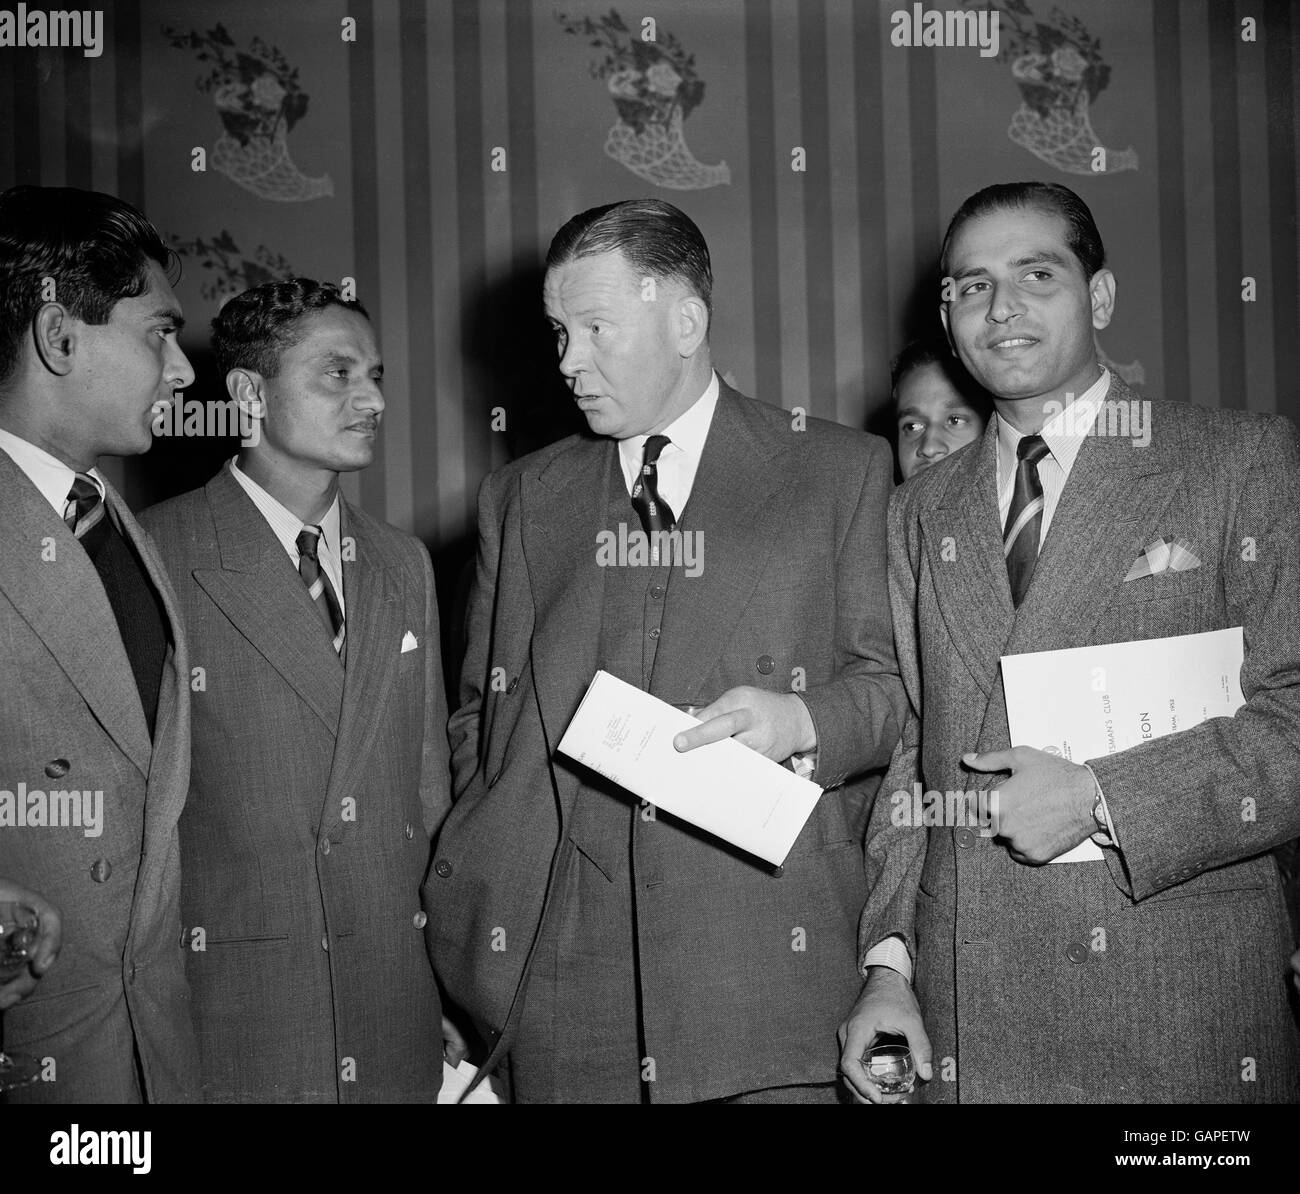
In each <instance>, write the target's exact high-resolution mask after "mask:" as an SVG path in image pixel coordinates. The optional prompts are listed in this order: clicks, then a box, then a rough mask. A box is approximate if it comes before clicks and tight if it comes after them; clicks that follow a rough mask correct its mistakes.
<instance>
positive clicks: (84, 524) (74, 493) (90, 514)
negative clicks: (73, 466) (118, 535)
mask: <svg viewBox="0 0 1300 1194" xmlns="http://www.w3.org/2000/svg"><path fill="white" fill-rule="evenodd" d="M103 518H104V499H103V498H102V497H101V496H100V492H99V486H98V485H96V484H95V482H94V479H93V478H92V477H91V476H90V474H89V473H77V475H76V476H75V477H73V479H72V487H71V488H70V489H69V490H68V497H67V501H66V503H65V504H64V508H63V521H64V522H65V523H67V526H68V530H70V531H71V532H72V533H73V534H74V535H76V537H77V538H78V539H80V540H82V541H83V546H85V545H86V535H87V533H88V532H90V531H92V530H94V528H95V527H97V526H98V525H99V524H100V522H102V521H103ZM98 538H99V537H98V536H96V537H94V538H93V539H92V540H91V541H90V542H91V543H94V542H97V540H98ZM86 549H87V551H89V550H90V547H89V546H87V547H86Z"/></svg>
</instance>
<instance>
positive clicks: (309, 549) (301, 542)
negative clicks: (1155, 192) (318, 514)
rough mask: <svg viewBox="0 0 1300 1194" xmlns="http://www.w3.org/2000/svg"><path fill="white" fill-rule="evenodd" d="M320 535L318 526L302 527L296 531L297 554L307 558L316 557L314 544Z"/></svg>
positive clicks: (312, 558)
mask: <svg viewBox="0 0 1300 1194" xmlns="http://www.w3.org/2000/svg"><path fill="white" fill-rule="evenodd" d="M320 537H321V529H320V527H303V528H302V530H301V531H299V532H298V541H297V542H298V554H299V555H300V556H306V557H307V558H308V559H309V560H314V559H316V558H317V555H316V545H317V544H318V543H319V542H320Z"/></svg>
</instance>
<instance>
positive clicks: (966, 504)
mask: <svg viewBox="0 0 1300 1194" xmlns="http://www.w3.org/2000/svg"><path fill="white" fill-rule="evenodd" d="M944 273H945V274H946V275H948V277H947V278H946V280H945V286H946V287H947V292H946V294H945V301H944V302H943V305H942V306H941V308H940V310H941V314H942V317H943V321H944V325H945V327H946V328H947V330H948V334H949V336H950V338H951V339H952V343H953V345H954V348H955V349H956V351H957V353H958V355H959V356H960V357H961V360H962V362H963V363H964V364H965V365H966V367H967V369H969V370H970V372H971V374H972V375H973V376H974V377H975V378H976V379H977V380H978V381H980V382H981V383H982V384H983V385H984V386H985V388H986V389H988V390H989V392H990V393H991V394H993V396H994V400H995V404H996V407H997V414H996V417H995V418H994V419H992V420H991V421H990V424H989V426H988V428H987V429H986V431H985V433H984V435H983V437H982V439H980V440H979V441H978V442H976V443H974V444H971V445H969V446H967V447H966V448H964V449H963V450H961V451H959V452H957V453H955V454H953V455H951V456H949V457H948V458H947V459H945V460H942V461H940V462H939V463H938V464H935V465H934V466H933V467H931V468H929V469H927V470H925V472H924V473H922V474H921V475H920V476H918V477H916V478H914V479H913V480H912V481H910V482H909V483H908V484H907V485H905V486H904V487H903V488H901V489H900V490H899V491H898V492H897V494H896V495H895V497H894V499H893V501H892V503H891V506H890V515H889V536H890V538H889V564H890V584H891V594H892V598H893V604H894V625H895V627H896V628H897V643H898V652H899V662H900V664H901V666H902V671H903V678H904V680H905V681H906V684H907V690H908V695H909V697H910V700H911V712H910V713H909V716H908V720H907V724H906V726H905V728H904V731H903V740H902V742H901V743H900V744H899V748H898V751H897V753H896V754H895V756H894V760H893V763H892V765H891V768H890V772H889V775H888V776H887V777H886V779H885V784H884V787H883V789H882V791H883V792H889V793H893V792H895V791H901V792H902V793H904V794H906V793H909V792H911V791H912V785H913V784H914V783H920V784H922V785H924V788H925V789H929V790H934V791H938V792H948V791H952V790H956V791H962V790H965V789H971V790H976V789H990V788H995V789H996V790H997V793H998V798H999V799H998V802H997V806H996V818H995V820H994V821H993V824H992V826H991V828H992V829H993V830H994V831H995V833H994V834H992V835H988V836H984V835H981V834H980V833H978V832H976V831H975V830H974V829H973V828H972V827H971V826H970V824H956V825H953V824H948V825H936V826H932V827H926V828H922V827H917V826H915V825H912V824H909V823H908V821H909V818H906V817H898V816H896V812H897V808H898V805H897V804H896V802H894V801H892V800H889V799H884V798H882V799H880V800H878V801H877V803H876V807H875V809H874V810H873V813H872V822H871V826H870V829H869V835H868V844H867V859H868V866H867V873H868V879H869V881H870V883H871V887H872V890H871V896H870V899H869V900H868V902H867V904H866V907H865V910H864V912H863V917H862V930H861V945H862V948H863V951H864V956H863V970H864V973H866V974H867V975H868V977H867V982H866V985H865V987H864V989H863V992H862V995H861V998H860V999H859V1001H858V1003H857V1006H856V1007H855V1008H854V1010H853V1012H852V1014H851V1015H850V1018H849V1020H848V1022H847V1024H846V1026H845V1029H844V1036H845V1044H844V1052H843V1067H844V1072H845V1075H846V1077H847V1079H848V1081H849V1082H850V1083H851V1084H852V1085H853V1087H854V1088H855V1089H856V1090H857V1092H858V1093H859V1095H860V1096H862V1097H864V1098H867V1099H871V1100H872V1101H875V1102H879V1101H881V1097H882V1096H881V1092H880V1091H879V1089H878V1088H877V1087H876V1086H875V1085H874V1083H872V1082H871V1080H870V1079H869V1078H868V1077H867V1075H866V1073H865V1072H864V1070H863V1067H862V1064H861V1061H860V1058H861V1056H862V1053H863V1050H864V1049H865V1048H866V1047H867V1046H868V1045H869V1044H870V1042H871V1040H872V1039H873V1038H874V1037H875V1035H876V1034H877V1032H880V1031H889V1032H901V1033H903V1034H905V1035H906V1036H907V1037H908V1039H909V1040H910V1042H911V1048H912V1051H913V1054H914V1055H915V1057H916V1059H917V1061H918V1066H917V1068H918V1072H919V1074H920V1076H921V1078H922V1079H923V1080H925V1079H929V1081H928V1083H927V1084H926V1085H925V1087H924V1090H925V1098H926V1099H929V1100H934V1101H962V1102H1145V1101H1151V1102H1173V1103H1179V1102H1205V1101H1211V1102H1228V1101H1233V1102H1258V1101H1264V1102H1270V1101H1271V1102H1280V1101H1293V1100H1294V1099H1295V1098H1296V1097H1297V1095H1298V1094H1300V1086H1298V1085H1297V1076H1298V1075H1300V1068H1298V1066H1297V1040H1296V1028H1295V1024H1294V1022H1293V1021H1292V1018H1291V1014H1290V1011H1289V1009H1288V1006H1287V957H1288V954H1289V953H1290V949H1291V943H1290V935H1289V926H1288V923H1287V915H1286V909H1285V906H1284V904H1283V900H1282V892H1281V888H1280V884H1279V881H1278V873H1277V867H1276V865H1275V864H1274V861H1273V858H1272V856H1271V855H1270V854H1269V850H1270V849H1271V848H1272V847H1274V846H1276V845H1277V844H1278V843H1279V842H1282V841H1285V840H1287V839H1288V838H1291V837H1294V836H1295V835H1296V832H1297V830H1298V829H1300V801H1297V798H1296V792H1297V791H1300V682H1298V681H1297V677H1298V676H1300V599H1298V598H1297V594H1298V593H1300V453H1298V452H1297V439H1296V431H1295V427H1294V426H1293V425H1292V424H1291V422H1290V421H1289V420H1287V419H1283V418H1277V417H1272V416H1265V415H1259V414H1249V413H1246V412H1243V411H1238V410H1229V409H1224V410H1205V409H1201V408H1198V407H1193V406H1189V405H1186V404H1184V403H1180V402H1162V401H1156V400H1148V399H1143V398H1139V397H1138V396H1137V395H1135V394H1133V393H1132V392H1131V391H1130V390H1129V389H1128V388H1127V387H1126V386H1125V385H1124V384H1123V383H1122V382H1121V381H1119V380H1118V379H1117V378H1114V377H1112V376H1111V375H1110V374H1109V372H1108V371H1107V370H1106V369H1104V368H1103V367H1102V366H1101V364H1100V363H1099V361H1098V359H1097V349H1096V344H1095V338H1094V337H1095V332H1096V330H1097V329H1100V328H1104V327H1105V326H1106V325H1107V324H1108V323H1109V321H1110V318H1111V314H1112V310H1113V307H1114V301H1115V279H1114V276H1113V275H1112V274H1111V272H1110V270H1108V269H1106V268H1105V255H1104V251H1103V248H1102V243H1101V237H1100V234H1099V233H1098V231H1097V227H1096V225H1095V223H1094V222H1093V219H1092V215H1091V213H1090V212H1089V211H1088V208H1087V206H1086V205H1085V204H1084V203H1083V201H1082V200H1081V199H1080V198H1079V197H1078V196H1077V195H1075V194H1074V193H1073V192H1072V191H1069V190H1068V189H1066V188H1065V187H1062V186H1059V185H1056V184H1043V183H1017V184H1007V185H1003V186H995V187H989V188H987V189H986V190H983V191H980V192H979V193H977V194H976V195H974V196H972V197H971V198H970V199H968V200H967V201H966V202H965V203H964V204H963V205H962V207H961V208H960V209H959V210H958V212H957V214H956V215H955V216H954V217H953V221H952V223H951V224H950V225H949V229H948V234H947V237H946V239H945V242H944ZM1121 416H1123V417H1121ZM1175 547H1176V548H1177V551H1176V552H1175V550H1174V548H1175ZM1233 626H1241V627H1243V628H1244V637H1245V662H1244V664H1243V666H1242V669H1241V688H1242V692H1243V694H1244V696H1245V698H1246V703H1245V705H1244V706H1243V707H1242V708H1241V709H1239V710H1238V712H1237V713H1236V714H1235V716H1233V717H1231V718H1211V719H1209V720H1207V721H1204V722H1202V723H1201V724H1200V725H1196V726H1193V727H1191V728H1189V729H1186V730H1183V731H1181V732H1179V733H1174V734H1169V735H1167V736H1165V737H1161V738H1154V739H1152V740H1151V741H1149V742H1144V743H1142V744H1141V745H1139V746H1136V747H1133V748H1132V749H1129V750H1123V751H1120V752H1118V753H1114V754H1110V755H1108V756H1105V757H1101V758H1094V759H1089V760H1087V762H1086V763H1085V762H1083V761H1080V760H1075V761H1071V760H1069V759H1066V758H1064V757H1061V756H1059V755H1051V754H1048V753H1046V752H1044V751H1041V750H1037V749H1034V748H1031V747H1027V746H1019V747H1016V748H1015V749H1011V744H1010V739H1009V731H1008V718H1007V708H1006V698H1005V695H1004V690H1003V684H1002V678H1001V673H1000V668H999V657H1000V656H1003V655H1011V654H1017V653H1022V652H1031V651H1043V650H1057V649H1063V648H1071V647H1084V646H1090V645H1096V644H1105V643H1122V642H1130V641H1137V640H1143V639H1155V638H1165V637H1172V636H1176V635H1185V634H1194V633H1198V632H1204V631H1213V630H1220V629H1224V628H1228V627H1233ZM972 752H979V753H972ZM956 819H957V820H960V818H956ZM1090 838H1091V839H1092V840H1093V842H1094V843H1095V844H1096V845H1097V846H1099V847H1100V850H1099V854H1100V857H1098V858H1097V859H1095V860H1091V861H1079V862H1060V863H1057V864H1054V865H1050V866H1044V865H1041V864H1043V863H1046V862H1048V860H1049V859H1053V858H1056V857H1057V856H1059V855H1061V854H1062V853H1064V852H1065V851H1067V850H1069V849H1071V848H1073V847H1075V846H1077V845H1079V844H1081V843H1085V842H1087V841H1088V840H1089V839H1090ZM913 972H914V974H915V994H913V985H912V982H910V981H909V979H910V978H911V975H912V973H913Z"/></svg>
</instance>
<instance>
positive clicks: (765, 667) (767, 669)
mask: <svg viewBox="0 0 1300 1194" xmlns="http://www.w3.org/2000/svg"><path fill="white" fill-rule="evenodd" d="M754 666H755V667H756V668H758V670H759V671H760V672H762V673H763V675H765V676H770V675H771V674H772V673H773V672H774V671H775V670H776V660H775V659H773V658H772V657H771V656H770V655H760V656H759V657H758V659H757V661H756V662H755V664H754Z"/></svg>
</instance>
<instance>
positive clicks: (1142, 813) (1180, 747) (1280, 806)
mask: <svg viewBox="0 0 1300 1194" xmlns="http://www.w3.org/2000/svg"><path fill="white" fill-rule="evenodd" d="M1260 426H1261V424H1252V428H1253V429H1254V434H1256V435H1257V437H1258V438H1257V442H1256V443H1255V445H1254V448H1253V451H1252V450H1251V449H1250V446H1249V445H1243V446H1242V447H1243V450H1242V451H1240V452H1239V453H1238V457H1239V459H1240V460H1241V461H1242V463H1243V467H1242V471H1241V477H1242V482H1241V484H1240V486H1239V487H1236V488H1235V489H1234V490H1233V492H1234V493H1235V495H1236V500H1235V503H1234V506H1235V508H1234V509H1233V510H1231V511H1229V512H1228V514H1227V517H1226V520H1225V521H1226V529H1225V535H1226V540H1225V542H1224V544H1223V551H1224V563H1223V568H1222V574H1223V578H1224V586H1225V598H1226V604H1227V608H1228V615H1229V625H1233V626H1236V625H1240V626H1242V627H1243V630H1244V636H1245V662H1244V664H1243V666H1242V669H1241V688H1242V695H1243V696H1244V697H1245V698H1246V703H1245V704H1244V705H1243V706H1242V707H1241V708H1240V709H1239V710H1238V711H1237V713H1236V715H1235V716H1233V717H1216V718H1211V719H1210V720H1209V721H1205V722H1202V723H1201V724H1200V725H1199V726H1194V727H1193V728H1192V729H1190V730H1186V731H1183V732H1182V733H1178V734H1171V735H1169V736H1168V737H1165V738H1159V739H1156V740H1155V741H1152V742H1148V743H1144V744H1143V745H1142V746H1138V747H1134V748H1133V749H1131V750H1126V751H1123V752H1121V753H1119V754H1114V755H1110V756H1108V757H1106V758H1101V759H1090V760H1089V765H1090V766H1091V767H1092V768H1093V770H1094V772H1095V774H1096V776H1097V780H1098V782H1099V783H1100V784H1101V789H1102V792H1103V793H1104V794H1105V797H1106V804H1107V807H1108V808H1109V810H1110V814H1111V818H1112V820H1113V821H1114V824H1115V830H1116V833H1117V834H1118V836H1119V844H1120V852H1119V853H1118V854H1117V853H1116V852H1115V851H1113V850H1107V851H1106V856H1107V861H1108V864H1109V865H1110V868H1111V873H1112V876H1113V877H1114V879H1115V881H1116V883H1117V884H1118V885H1119V886H1120V887H1121V888H1122V889H1123V890H1124V891H1126V892H1128V893H1129V894H1130V895H1132V896H1133V898H1134V899H1139V900H1140V899H1143V898H1145V897H1146V896H1149V895H1151V894H1153V893H1154V892H1157V891H1160V890H1161V889H1162V888H1166V887H1170V886H1173V885H1174V884H1176V883H1180V882H1182V881H1183V880H1185V879H1188V878H1190V877H1191V876H1193V875H1197V874H1200V873H1201V872H1203V871H1206V870H1209V869H1211V868H1213V867H1218V866H1222V865H1224V864H1225V863H1229V862H1233V861H1234V860H1236V859H1241V858H1246V857H1250V856H1252V855H1256V854H1260V853H1262V852H1263V851H1265V850H1267V849H1269V848H1270V847H1272V846H1275V845H1279V844H1281V843H1282V842H1285V841H1287V840H1289V839H1290V838H1293V837H1295V836H1297V834H1300V796H1298V795H1297V793H1300V448H1298V446H1297V437H1296V430H1295V426H1294V425H1293V424H1292V423H1291V422H1290V420H1288V419H1270V420H1268V421H1267V422H1266V423H1264V424H1262V426H1263V428H1264V429H1263V431H1262V433H1261V431H1260Z"/></svg>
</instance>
